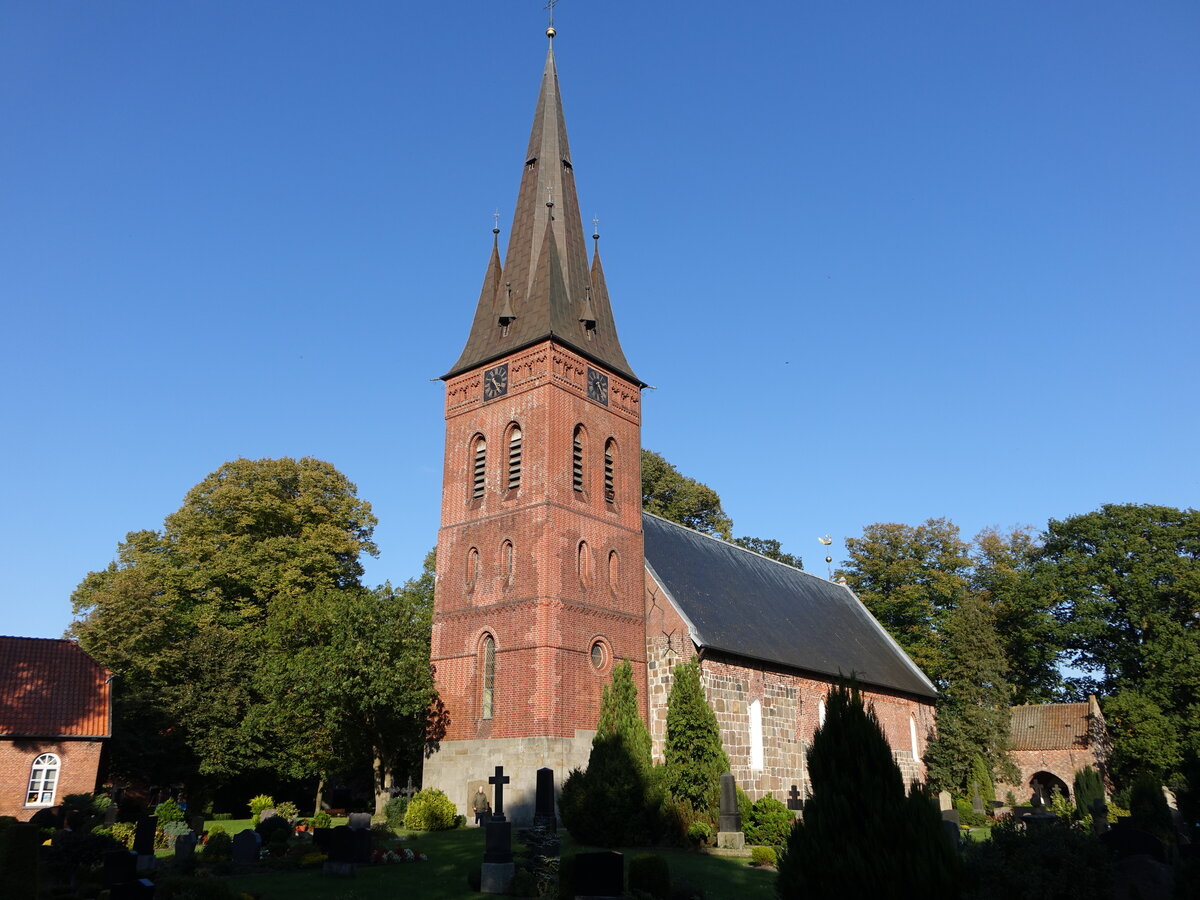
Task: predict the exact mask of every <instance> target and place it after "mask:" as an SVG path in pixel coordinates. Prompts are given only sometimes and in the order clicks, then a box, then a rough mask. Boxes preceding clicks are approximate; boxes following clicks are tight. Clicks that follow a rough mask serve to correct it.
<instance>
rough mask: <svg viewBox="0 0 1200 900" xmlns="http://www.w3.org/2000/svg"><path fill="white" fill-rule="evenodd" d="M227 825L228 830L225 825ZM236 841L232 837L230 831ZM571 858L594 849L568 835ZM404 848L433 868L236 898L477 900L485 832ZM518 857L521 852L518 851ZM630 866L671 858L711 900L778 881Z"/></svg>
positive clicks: (249, 887) (321, 881)
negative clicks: (474, 881)
mask: <svg viewBox="0 0 1200 900" xmlns="http://www.w3.org/2000/svg"><path fill="white" fill-rule="evenodd" d="M222 824H225V823H222ZM230 831H231V833H232V829H230ZM561 834H562V835H563V853H564V854H565V855H569V854H573V853H577V852H586V851H588V850H591V849H594V848H590V847H581V846H577V845H575V844H574V843H573V842H572V841H571V838H570V836H569V835H568V834H567V833H566V832H565V831H564V832H561ZM403 846H405V847H408V848H410V849H412V850H414V851H417V852H421V853H424V854H426V855H427V856H428V857H429V861H428V862H423V863H408V864H399V865H390V866H364V867H360V868H359V869H358V870H357V874H356V876H355V877H354V878H347V879H338V878H332V877H327V876H325V875H322V874H321V873H320V872H319V871H311V870H310V871H302V872H294V871H293V872H270V873H263V874H253V875H238V876H234V877H231V878H229V884H230V886H231V887H233V888H234V889H235V890H237V891H245V892H249V893H252V894H255V895H257V896H259V897H261V898H262V900H284V898H288V900H291V898H295V900H394V898H395V897H397V896H409V897H419V898H420V900H478V898H479V897H480V895H479V894H477V893H475V892H474V891H472V890H471V888H470V887H469V886H468V884H467V873H468V872H469V871H471V869H473V868H475V867H476V866H478V865H479V864H480V862H481V861H482V859H483V830H482V829H480V828H460V829H456V830H454V831H440V832H422V833H407V834H406V835H405V841H404V844H403ZM514 849H518V848H514ZM624 852H625V855H626V859H627V862H626V865H627V866H628V860H629V859H632V858H633V857H634V856H637V855H639V854H640V853H658V854H661V855H662V856H663V857H665V858H666V860H667V864H668V865H669V866H670V869H671V880H672V882H673V883H675V884H680V883H683V882H686V883H687V884H690V885H693V886H695V887H697V888H702V889H703V890H704V892H705V896H707V897H708V898H709V900H734V898H736V900H773V898H774V897H775V877H774V873H772V872H768V871H763V870H760V869H754V868H751V867H750V866H749V865H748V862H749V861H748V860H747V859H740V858H731V857H718V856H706V855H704V854H700V853H689V852H687V851H684V850H673V849H662V848H649V849H645V848H631V849H627V850H625V851H624Z"/></svg>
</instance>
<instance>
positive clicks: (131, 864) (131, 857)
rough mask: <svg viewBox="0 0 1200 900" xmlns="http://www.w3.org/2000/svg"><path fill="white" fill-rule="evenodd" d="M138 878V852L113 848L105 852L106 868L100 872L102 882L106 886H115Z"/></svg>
mask: <svg viewBox="0 0 1200 900" xmlns="http://www.w3.org/2000/svg"><path fill="white" fill-rule="evenodd" d="M136 880H137V854H136V853H134V852H133V851H132V850H113V851H111V852H109V853H105V854H104V869H103V870H102V871H101V873H100V883H101V884H102V885H103V886H104V887H113V886H115V885H118V884H124V883H125V882H127V881H136Z"/></svg>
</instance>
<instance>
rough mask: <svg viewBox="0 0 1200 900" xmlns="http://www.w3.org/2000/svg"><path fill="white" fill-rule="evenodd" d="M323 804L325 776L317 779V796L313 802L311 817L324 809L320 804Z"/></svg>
mask: <svg viewBox="0 0 1200 900" xmlns="http://www.w3.org/2000/svg"><path fill="white" fill-rule="evenodd" d="M324 802H325V776H324V775H321V776H319V777H318V778H317V796H316V798H315V799H314V800H313V815H314V816H315V815H316V814H317V813H319V812H320V811H321V810H322V809H323V808H324V807H323V806H322V804H323V803H324Z"/></svg>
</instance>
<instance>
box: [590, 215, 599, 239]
mask: <svg viewBox="0 0 1200 900" xmlns="http://www.w3.org/2000/svg"><path fill="white" fill-rule="evenodd" d="M592 240H594V241H598V240H600V217H599V216H592Z"/></svg>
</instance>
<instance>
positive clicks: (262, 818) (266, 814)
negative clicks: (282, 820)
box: [258, 809, 279, 825]
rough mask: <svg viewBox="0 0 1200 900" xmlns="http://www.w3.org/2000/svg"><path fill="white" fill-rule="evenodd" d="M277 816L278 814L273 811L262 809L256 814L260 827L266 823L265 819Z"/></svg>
mask: <svg viewBox="0 0 1200 900" xmlns="http://www.w3.org/2000/svg"><path fill="white" fill-rule="evenodd" d="M277 815H279V813H277V812H275V810H274V809H264V810H263V811H262V812H260V813H259V814H258V822H259V824H260V825H261V824H262V823H263V822H265V821H267V819H269V818H271V817H272V816H277Z"/></svg>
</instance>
